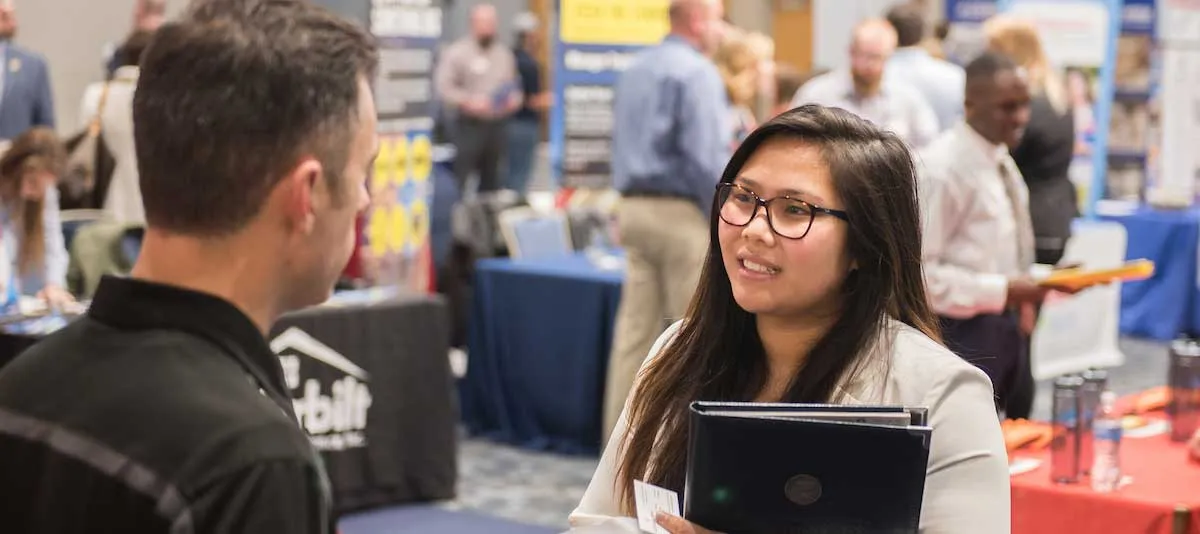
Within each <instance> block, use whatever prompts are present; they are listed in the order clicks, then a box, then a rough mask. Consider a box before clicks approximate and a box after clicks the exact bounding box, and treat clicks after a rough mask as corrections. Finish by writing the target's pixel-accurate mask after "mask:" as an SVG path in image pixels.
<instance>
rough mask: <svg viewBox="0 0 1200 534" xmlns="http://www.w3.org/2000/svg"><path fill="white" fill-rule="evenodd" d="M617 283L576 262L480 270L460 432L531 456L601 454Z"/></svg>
mask: <svg viewBox="0 0 1200 534" xmlns="http://www.w3.org/2000/svg"><path fill="white" fill-rule="evenodd" d="M623 277H624V274H623V271H612V270H601V269H599V268H597V267H595V266H593V265H592V264H591V263H590V262H589V261H588V260H587V259H586V258H585V257H584V256H583V255H581V254H580V255H573V256H569V257H563V258H557V259H541V260H508V259H488V260H481V261H480V262H478V264H477V266H476V272H475V287H474V296H473V302H472V304H471V324H470V334H469V338H468V343H467V345H468V348H467V353H468V365H467V373H466V376H465V377H464V378H463V379H462V380H461V381H460V383H459V394H460V398H461V400H462V417H463V421H464V423H465V424H466V427H467V430H468V431H469V432H471V433H472V434H474V435H480V436H483V437H486V438H488V439H492V440H495V441H500V442H503V443H509V444H512V445H516V446H520V447H525V448H530V449H536V450H549V451H556V452H561V453H566V454H596V453H597V452H599V450H600V445H601V444H600V440H601V435H602V432H601V428H600V427H601V420H602V417H601V412H602V409H603V399H604V381H605V377H606V375H607V370H608V353H609V348H610V346H611V343H612V341H611V340H612V331H613V325H614V323H615V322H616V313H617V304H618V303H619V301H620V298H621V282H622V279H623Z"/></svg>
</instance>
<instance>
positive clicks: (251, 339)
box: [87, 276, 293, 414]
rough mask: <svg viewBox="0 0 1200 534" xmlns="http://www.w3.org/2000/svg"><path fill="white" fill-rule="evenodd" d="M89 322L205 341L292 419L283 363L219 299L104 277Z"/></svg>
mask: <svg viewBox="0 0 1200 534" xmlns="http://www.w3.org/2000/svg"><path fill="white" fill-rule="evenodd" d="M87 314H88V316H89V317H91V318H92V319H95V320H96V321H99V322H101V323H104V324H107V325H110V326H113V327H116V328H119V329H124V330H177V331H183V332H187V333H189V334H193V335H196V336H199V337H202V338H205V339H207V340H209V341H211V342H212V343H214V344H216V345H217V346H218V347H220V348H221V349H222V350H223V351H225V353H226V354H227V355H229V356H230V357H232V358H233V359H235V360H236V361H237V362H238V363H239V364H240V365H241V366H242V367H243V368H244V369H245V370H246V372H247V373H249V374H250V375H251V376H252V377H253V378H254V380H255V381H256V382H257V383H258V387H260V388H263V389H264V390H265V391H268V392H270V393H271V396H272V397H273V398H274V399H275V400H276V402H279V403H281V404H285V405H286V406H285V411H286V412H287V413H288V414H292V413H293V412H292V409H291V402H290V401H288V399H289V396H288V393H287V391H288V390H287V386H286V383H285V382H284V378H283V368H282V367H281V366H280V364H279V359H278V358H276V357H275V353H274V352H272V351H271V347H270V346H268V345H267V340H266V339H265V338H264V337H263V335H262V333H261V332H259V330H258V327H256V326H255V325H254V323H253V322H252V321H251V320H250V318H249V317H247V316H246V315H245V314H244V313H242V312H241V310H239V309H237V308H236V307H235V306H234V305H233V304H231V303H229V302H228V301H226V300H224V299H221V298H220V297H217V296H215V295H209V294H205V293H200V292H197V291H191V290H188V289H183V288H179V287H174V286H168V285H164V284H157V283H153V282H148V281H145V280H137V279H133V278H119V277H115V276H106V277H104V278H103V279H102V280H101V282H100V286H99V287H98V288H97V289H96V294H95V297H94V298H93V299H92V304H91V306H89V308H88V313H87Z"/></svg>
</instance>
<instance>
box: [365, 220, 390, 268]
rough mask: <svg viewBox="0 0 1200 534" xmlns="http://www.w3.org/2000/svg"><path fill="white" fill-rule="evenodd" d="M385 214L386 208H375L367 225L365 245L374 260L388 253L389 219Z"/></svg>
mask: <svg viewBox="0 0 1200 534" xmlns="http://www.w3.org/2000/svg"><path fill="white" fill-rule="evenodd" d="M387 213H388V212H387V208H386V207H379V208H375V209H374V210H372V213H371V220H370V222H368V223H367V245H368V246H369V247H370V249H371V256H372V257H375V258H382V257H384V256H386V255H387V253H388V241H389V235H390V234H391V217H388V216H387Z"/></svg>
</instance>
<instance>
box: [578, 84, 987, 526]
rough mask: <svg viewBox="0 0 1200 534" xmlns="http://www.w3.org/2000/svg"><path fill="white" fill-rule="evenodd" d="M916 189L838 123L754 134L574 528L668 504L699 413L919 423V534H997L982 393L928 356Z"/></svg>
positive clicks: (957, 369)
mask: <svg viewBox="0 0 1200 534" xmlns="http://www.w3.org/2000/svg"><path fill="white" fill-rule="evenodd" d="M915 174H916V173H915V170H914V165H913V161H912V158H911V157H910V155H909V152H908V149H907V148H906V147H905V144H904V143H903V142H902V141H901V140H900V139H899V138H898V137H896V136H895V135H894V134H892V133H889V132H883V131H880V130H879V129H877V128H875V127H874V126H872V125H871V124H870V123H868V122H867V121H865V120H863V119H860V118H858V117H856V116H854V115H852V114H850V113H848V112H845V111H843V110H840V109H832V108H824V107H820V106H812V105H809V106H803V107H800V108H797V109H794V110H792V111H789V112H786V113H784V114H783V115H780V116H779V117H776V118H775V119H773V120H771V121H769V122H767V123H765V124H763V125H762V126H761V127H760V128H758V129H757V130H755V131H754V132H753V133H751V134H750V136H749V137H748V138H747V139H746V141H745V142H744V143H743V144H742V145H741V146H740V148H738V150H737V152H736V153H735V154H734V155H733V158H732V160H731V161H730V162H729V165H728V166H727V167H726V168H725V173H724V175H723V176H722V177H721V182H720V184H719V185H718V186H717V190H716V194H715V197H714V202H713V211H712V216H711V228H712V230H711V244H710V246H709V252H708V257H707V260H706V262H705V266H704V270H703V272H702V274H701V279H700V284H699V286H698V287H697V289H696V293H695V295H694V296H693V299H692V302H691V306H690V307H689V309H688V313H687V315H686V317H685V318H684V320H682V321H680V322H679V323H677V324H675V325H674V326H672V327H670V328H669V329H668V330H667V332H665V333H664V334H663V335H662V337H661V338H659V340H658V342H657V343H656V344H655V347H654V348H653V349H652V350H651V353H650V355H649V357H648V359H647V361H646V363H645V364H644V366H643V368H642V370H641V372H640V373H639V377H638V382H637V384H636V385H635V387H634V390H633V392H632V394H631V396H630V398H629V400H628V402H627V404H626V408H625V412H624V413H623V414H622V415H621V418H620V420H619V422H618V423H617V427H616V429H615V430H614V431H613V433H612V437H611V439H610V440H609V442H608V447H607V448H606V450H605V451H604V455H603V458H602V459H601V461H600V465H599V467H598V468H597V470H596V474H595V475H594V477H593V478H592V482H591V484H590V485H589V487H588V489H587V492H586V494H585V495H584V497H583V500H582V502H581V503H580V505H579V507H578V508H577V509H576V510H575V512H574V513H572V514H571V523H572V525H573V526H576V527H583V526H588V525H595V524H597V523H603V522H604V521H605V520H606V519H608V518H610V517H614V516H633V515H635V506H634V496H633V481H634V480H642V481H645V482H648V483H651V484H655V485H657V486H661V487H664V488H668V489H672V490H675V491H677V492H680V494H681V495H682V492H683V489H684V487H683V486H684V477H685V472H686V466H687V441H688V406H689V404H690V403H691V402H692V401H696V400H709V401H753V402H805V403H838V404H901V405H908V406H924V407H927V408H929V410H930V423H931V424H932V426H933V442H932V445H931V450H930V458H929V466H928V470H927V473H926V477H927V478H926V484H925V496H924V504H923V508H922V519H921V531H922V532H925V533H946V534H951V533H953V534H958V533H962V532H972V533H984V534H988V533H1007V532H1009V482H1008V466H1007V456H1006V453H1005V449H1004V441H1003V438H1002V436H1001V433H1000V425H999V421H998V420H997V417H996V411H995V404H994V401H993V398H992V388H991V384H990V382H989V381H988V379H987V377H986V376H985V375H984V374H983V373H982V372H981V371H980V370H978V369H976V368H975V367H973V366H971V365H970V364H968V363H966V362H965V361H963V360H962V359H961V358H959V357H958V356H956V355H954V354H953V353H951V352H950V351H949V350H947V349H946V348H944V347H943V346H942V345H941V344H940V343H939V341H938V328H937V324H938V323H937V319H936V317H935V316H934V315H933V313H932V312H931V311H930V308H929V305H928V303H927V301H926V296H925V284H924V280H923V276H922V272H921V227H920V215H919V208H918V202H917V193H916V191H917V184H916V177H915ZM804 453H805V451H804V447H803V446H802V445H800V446H798V447H797V448H796V454H804ZM863 504H864V506H869V505H870V503H863ZM660 524H662V525H663V526H664V527H665V528H667V529H668V530H669V531H670V532H673V533H693V532H694V533H702V532H707V531H706V530H704V528H702V527H703V525H693V524H690V523H688V522H686V521H684V520H682V519H678V518H669V517H662V518H660Z"/></svg>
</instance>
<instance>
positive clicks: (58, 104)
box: [15, 0, 187, 135]
mask: <svg viewBox="0 0 1200 534" xmlns="http://www.w3.org/2000/svg"><path fill="white" fill-rule="evenodd" d="M15 1H16V8H17V21H18V24H19V25H20V29H19V30H18V32H17V38H16V41H17V43H18V44H20V45H21V46H24V47H26V48H30V49H32V50H34V51H37V52H39V53H41V54H42V55H44V56H46V60H47V61H48V62H49V64H50V76H51V82H52V83H53V86H54V105H55V110H56V115H57V119H58V130H59V131H60V132H62V133H63V134H64V135H66V134H70V133H73V132H74V131H76V130H77V129H78V127H79V118H78V115H79V101H80V99H81V98H82V97H83V90H84V88H85V87H87V85H88V84H89V83H92V82H94V81H97V80H100V79H101V78H102V77H103V75H104V58H103V51H104V47H105V44H106V43H119V42H120V41H121V40H122V39H123V38H124V37H125V35H127V34H128V32H129V30H130V29H131V24H132V23H133V6H134V0H15ZM186 4H187V0H167V9H168V14H174V13H178V12H179V11H180V10H182V9H183V7H184V6H185V5H186Z"/></svg>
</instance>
